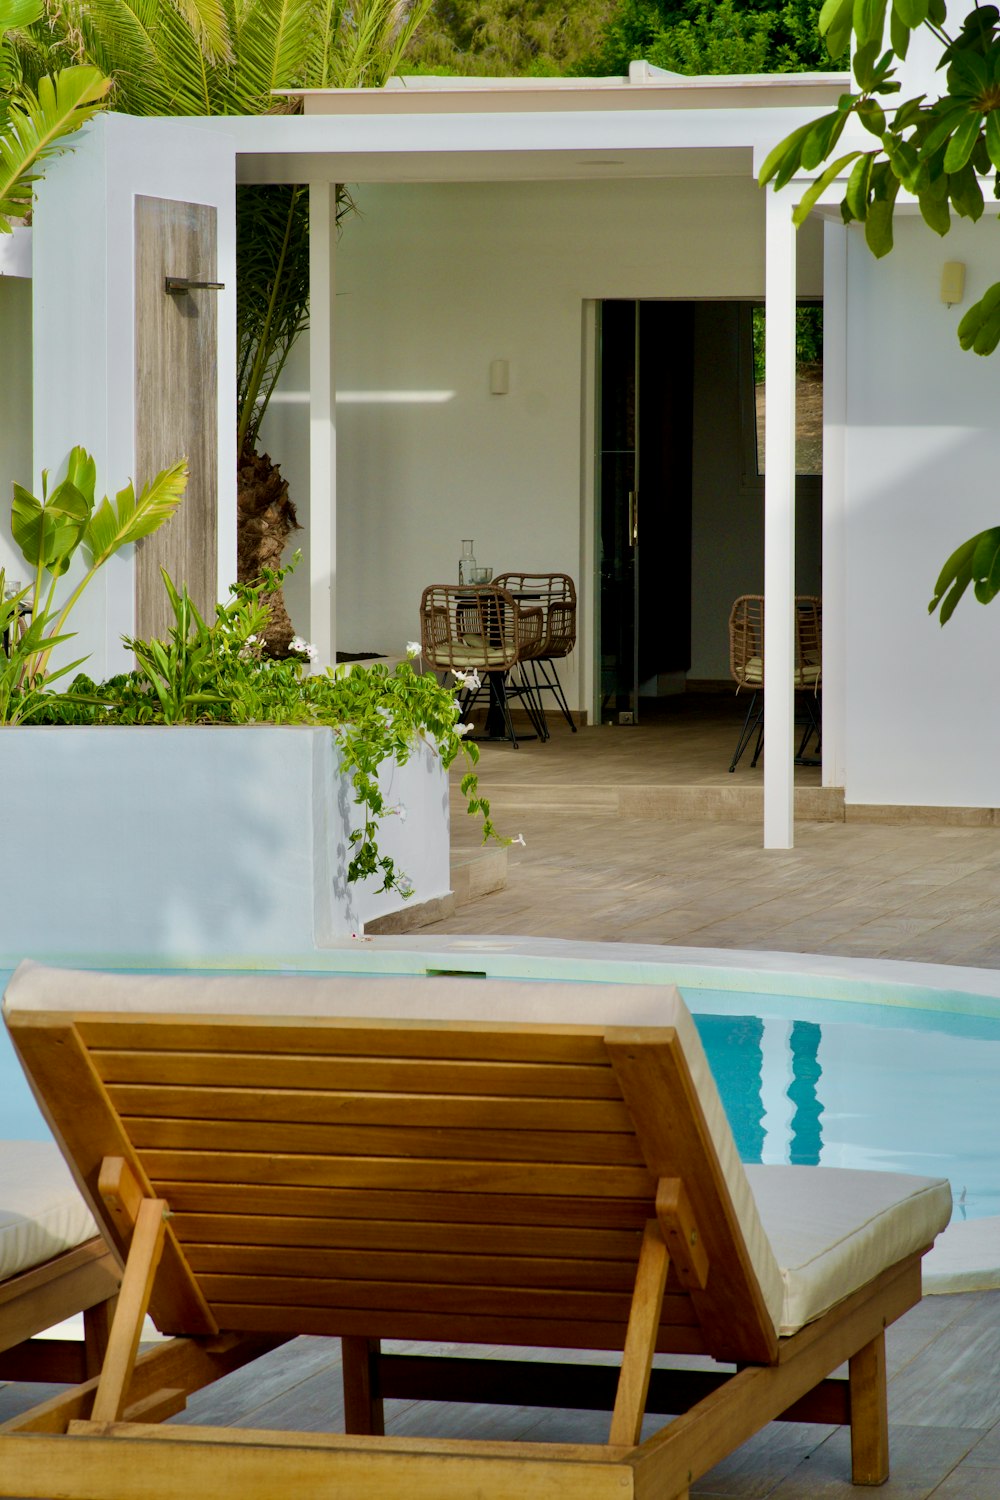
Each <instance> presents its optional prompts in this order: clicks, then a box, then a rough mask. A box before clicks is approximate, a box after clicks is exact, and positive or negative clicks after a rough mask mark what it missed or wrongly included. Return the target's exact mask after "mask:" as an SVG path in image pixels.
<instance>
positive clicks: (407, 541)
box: [267, 177, 822, 699]
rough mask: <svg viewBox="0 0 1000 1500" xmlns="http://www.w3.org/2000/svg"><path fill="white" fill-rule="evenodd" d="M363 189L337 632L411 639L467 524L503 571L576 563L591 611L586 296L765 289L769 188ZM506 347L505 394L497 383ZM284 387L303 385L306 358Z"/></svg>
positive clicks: (345, 323) (451, 567) (807, 284)
mask: <svg viewBox="0 0 1000 1500" xmlns="http://www.w3.org/2000/svg"><path fill="white" fill-rule="evenodd" d="M356 198H357V202H358V206H359V210H360V212H359V214H358V215H357V216H355V217H353V218H351V219H350V221H349V222H348V224H347V225H346V227H345V229H344V232H343V235H342V238H341V241H340V244H339V247H338V263H337V291H338V296H337V303H336V314H335V339H336V346H337V372H338V402H339V405H338V454H339V457H338V506H337V511H338V518H337V524H338V556H339V557H340V559H341V565H340V576H339V577H338V580H337V599H338V613H337V621H336V635H337V643H338V645H339V646H340V647H341V649H346V650H354V649H377V650H381V651H385V652H395V651H398V650H399V648H400V646H401V644H402V643H403V642H405V641H406V640H408V639H410V638H411V637H413V636H414V635H415V634H416V632H417V623H418V622H417V611H418V604H419V599H420V592H421V590H422V588H423V587H424V585H425V584H427V583H430V582H440V581H441V580H447V579H450V578H451V577H452V576H453V574H454V573H455V570H456V562H457V558H458V554H459V551H460V542H461V539H462V538H463V537H466V536H471V537H473V538H474V539H475V543H476V556H477V558H478V559H479V561H480V562H481V563H485V564H489V565H491V566H492V567H493V568H494V569H495V570H497V571H500V570H502V569H504V568H525V569H546V570H547V569H551V570H565V571H568V572H570V573H572V574H573V575H574V576H575V578H576V580H577V583H578V586H579V587H580V593H581V600H582V604H583V608H582V611H581V614H582V618H583V620H586V619H587V618H588V616H589V611H590V609H591V606H592V601H591V598H590V580H589V579H586V578H583V577H582V576H581V558H582V556H583V545H582V534H583V530H582V519H581V484H582V474H583V469H584V465H585V464H589V463H590V461H591V460H590V456H589V455H585V456H584V455H582V454H581V447H582V436H581V434H582V385H583V379H582V349H583V306H584V302H585V300H587V299H598V298H607V297H628V298H633V297H634V298H642V297H649V298H654V297H685V298H724V297H760V296H762V295H763V286H764V236H763V215H764V199H763V195H762V194H761V193H760V192H759V190H758V189H757V188H756V186H755V184H754V183H753V181H752V179H750V178H749V177H747V178H745V179H729V178H726V179H721V178H686V179H671V180H666V181H648V180H647V181H625V182H621V181H618V182H602V183H599V184H591V183H578V182H573V183H569V182H561V183H518V184H506V183H505V184H439V185H397V186H388V187H384V186H365V187H363V188H359V189H357V191H356ZM820 253H821V246H820V237H819V235H818V233H817V234H816V235H813V234H812V232H811V230H809V231H807V232H806V233H805V234H804V235H803V236H802V237H801V259H802V261H803V266H802V269H801V271H800V291H801V292H802V294H804V295H809V294H818V293H819V292H820V291H821V290H822V280H821V271H820ZM498 358H502V359H507V360H509V362H510V394H509V395H506V396H492V395H491V394H490V391H489V367H490V362H491V360H494V359H498ZM301 364H302V361H301V360H300V366H301ZM284 384H285V389H286V391H288V392H293V391H294V390H296V389H301V388H302V386H301V381H300V377H299V375H298V374H297V373H296V372H295V371H292V372H290V373H289V376H288V378H286V380H285V383H284ZM294 406H295V403H294V400H292V401H291V402H290V403H288V404H287V405H286V406H285V407H284V408H283V407H281V406H278V407H276V408H275V410H274V417H273V421H272V419H270V418H269V422H270V423H271V425H270V426H269V427H268V430H267V436H268V443H269V446H270V447H271V450H272V455H273V456H274V457H275V458H276V459H278V460H279V461H280V462H282V465H283V468H284V469H285V472H286V474H289V470H288V468H287V466H286V451H285V449H284V441H287V442H288V449H287V452H288V455H289V457H292V455H293V454H294V453H298V452H300V451H301V442H300V440H299V439H297V438H296V437H295V436H294V435H293V434H294V419H293V418H292V417H291V416H290V415H289V413H290V412H291V411H292V410H294ZM282 434H287V438H283V436H282ZM298 461H299V460H298V459H297V458H296V459H293V462H295V463H298ZM289 477H290V475H289ZM722 503H723V504H724V505H725V507H726V508H727V509H729V508H731V507H732V505H733V504H734V503H735V501H734V497H732V495H731V494H730V493H729V492H728V491H727V494H726V496H725V498H724V500H723V502H722ZM743 514H748V512H744V513H743ZM387 579H391V580H392V587H391V588H387V587H386V586H385V584H384V580H387ZM726 591H727V593H729V597H730V600H731V592H730V585H729V584H728V583H727V586H726ZM712 609H713V611H714V610H715V604H714V601H713V605H712ZM726 612H727V613H728V602H727V604H726ZM717 623H718V622H717V620H715V618H714V614H713V620H712V624H713V628H717ZM583 649H585V650H586V649H589V642H587V643H586V644H584V646H583ZM580 654H581V653H580V651H579V650H578V652H577V656H579V655H580ZM570 666H571V670H570V672H569V673H567V674H566V675H567V678H568V687H569V692H570V696H571V699H572V698H573V697H574V696H575V695H576V683H575V681H574V679H573V673H572V663H571V664H570ZM713 675H716V674H714V673H713Z"/></svg>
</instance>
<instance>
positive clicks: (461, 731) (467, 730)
mask: <svg viewBox="0 0 1000 1500" xmlns="http://www.w3.org/2000/svg"><path fill="white" fill-rule="evenodd" d="M475 727H476V726H475V724H472V723H469V724H456V725H455V734H456V735H457V736H458V738H459V739H463V738H464V736H465V735H467V734H471V733H472V731H473V730H474V729H475Z"/></svg>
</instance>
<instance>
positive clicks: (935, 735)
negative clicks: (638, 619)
mask: <svg viewBox="0 0 1000 1500" xmlns="http://www.w3.org/2000/svg"><path fill="white" fill-rule="evenodd" d="M848 239H849V249H848V271H847V287H848V302H849V315H848V343H847V434H846V442H845V497H844V507H845V509H844V524H845V576H846V602H845V608H846V745H845V754H846V795H847V801H848V802H862V803H896V804H907V803H915V804H929V805H932V806H935V805H939V806H990V807H995V806H998V805H1000V756H998V754H997V745H998V743H1000V695H998V693H997V656H998V641H1000V604H994V605H993V606H991V607H990V608H989V610H984V609H983V608H982V607H981V606H980V605H979V604H977V603H976V602H975V601H974V600H971V599H970V600H966V601H964V602H963V604H962V605H961V606H960V607H959V610H958V613H957V614H956V615H955V616H954V618H953V619H952V620H951V622H950V623H949V624H948V625H947V626H945V627H944V629H942V628H941V627H940V626H939V624H938V623H937V620H936V618H935V619H930V618H929V617H928V614H927V602H928V600H929V599H930V597H931V591H932V588H933V585H934V581H935V579H936V577H937V574H938V571H939V569H940V567H941V565H942V563H943V562H944V560H945V558H946V557H947V556H948V555H949V553H950V552H951V551H952V550H953V549H954V548H955V547H956V546H957V545H958V544H959V543H960V542H962V541H964V540H965V539H966V537H968V536H970V535H971V534H972V533H974V532H976V531H979V530H981V529H983V528H984V527H986V526H989V525H993V524H995V523H996V522H998V521H1000V499H998V495H997V490H996V484H995V482H994V478H995V476H996V474H997V473H998V472H1000V425H998V420H997V413H998V411H1000V357H998V356H994V357H993V358H992V359H981V358H979V357H977V356H976V355H973V354H965V353H963V352H962V351H961V350H960V349H959V346H958V343H957V341H956V338H955V329H956V326H957V324H958V321H959V319H960V317H961V315H962V312H963V310H964V308H965V307H967V306H968V305H969V302H970V301H972V300H974V299H975V298H976V297H979V296H981V295H982V293H983V292H984V291H985V289H986V287H987V286H988V285H990V283H991V282H993V281H994V280H996V278H997V267H998V264H1000V262H998V255H997V252H998V249H1000V242H998V227H997V224H996V222H995V221H993V220H990V219H988V218H984V219H983V221H982V222H981V223H980V224H979V225H978V226H975V227H969V226H965V225H959V226H956V227H955V228H954V229H953V230H952V233H951V234H950V235H949V237H948V239H947V240H946V241H945V242H944V243H943V244H942V242H941V241H940V240H938V239H937V237H936V236H935V235H933V234H932V233H931V232H930V231H929V230H927V229H926V228H925V227H924V226H923V225H922V223H920V222H919V221H918V220H916V219H907V220H902V221H897V227H896V250H895V252H894V253H893V254H892V255H891V256H889V257H888V258H887V259H886V260H884V261H880V262H876V261H874V260H873V259H872V257H871V256H870V255H869V254H868V252H867V250H866V249H865V247H864V244H863V242H862V240H861V238H860V236H859V235H857V234H856V233H853V232H852V233H850V235H849V237H848ZM944 260H964V261H966V262H967V265H968V276H967V283H966V286H967V294H966V300H965V302H964V303H963V304H962V305H961V306H959V307H956V308H951V309H949V308H946V307H945V306H944V305H943V304H942V303H941V302H940V301H939V299H938V283H939V278H940V270H941V263H942V261H944Z"/></svg>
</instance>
